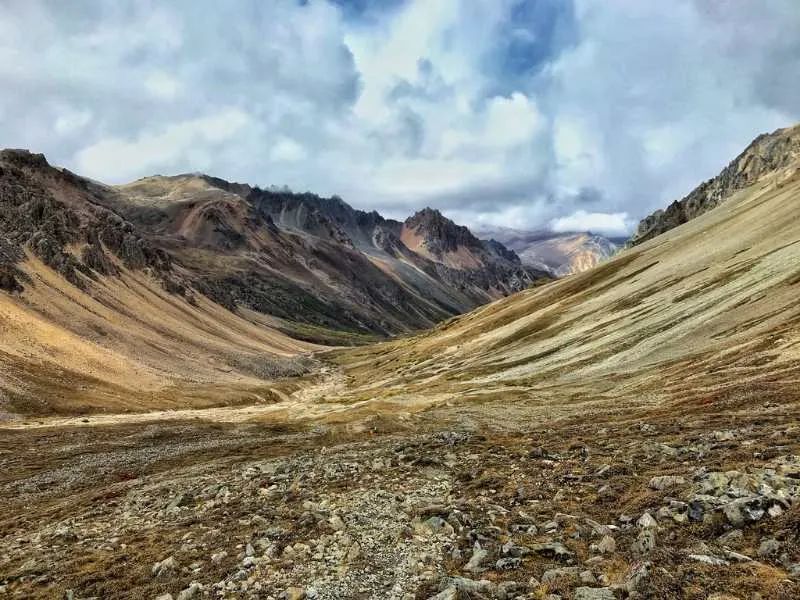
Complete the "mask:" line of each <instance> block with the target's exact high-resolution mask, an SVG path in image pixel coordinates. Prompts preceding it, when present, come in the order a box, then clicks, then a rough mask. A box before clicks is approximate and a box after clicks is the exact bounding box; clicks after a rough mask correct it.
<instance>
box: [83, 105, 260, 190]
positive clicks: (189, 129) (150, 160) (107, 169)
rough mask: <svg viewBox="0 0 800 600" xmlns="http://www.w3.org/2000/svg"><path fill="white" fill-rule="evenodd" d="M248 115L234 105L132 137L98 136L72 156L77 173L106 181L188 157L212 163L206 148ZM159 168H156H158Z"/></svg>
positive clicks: (233, 130)
mask: <svg viewBox="0 0 800 600" xmlns="http://www.w3.org/2000/svg"><path fill="white" fill-rule="evenodd" d="M247 122H248V116H247V115H246V114H245V113H243V112H241V111H239V110H237V109H233V108H231V109H225V110H223V111H222V112H220V113H219V114H214V115H209V116H206V117H201V118H198V119H192V120H189V121H183V122H179V123H175V124H172V125H169V126H168V127H166V128H164V129H163V130H160V131H157V132H145V133H143V134H141V135H139V136H137V137H136V138H135V139H131V140H127V139H122V138H110V139H101V140H99V141H98V142H96V143H94V144H92V145H91V146H89V147H87V148H84V149H83V150H81V151H80V152H78V155H77V157H76V160H77V164H78V167H79V169H80V171H81V173H85V174H87V175H89V176H91V177H96V178H98V179H99V178H105V179H106V180H110V181H125V180H126V179H129V178H132V177H135V176H136V175H137V174H140V173H147V172H150V170H151V169H163V168H165V167H166V168H167V169H168V171H167V173H169V171H170V170H172V169H175V168H180V165H181V163H182V162H183V160H184V158H188V160H190V161H191V162H193V163H194V164H196V165H197V167H198V168H207V167H209V166H212V160H211V157H210V151H211V150H212V149H213V148H214V146H216V145H219V144H221V143H224V142H226V141H228V140H230V139H231V138H233V137H235V136H236V134H237V132H238V131H239V130H240V129H241V128H243V127H244V126H245V125H247ZM159 172H160V171H159Z"/></svg>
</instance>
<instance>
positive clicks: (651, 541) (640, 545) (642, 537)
mask: <svg viewBox="0 0 800 600" xmlns="http://www.w3.org/2000/svg"><path fill="white" fill-rule="evenodd" d="M655 547H656V532H655V531H654V530H653V528H652V527H648V528H647V529H642V530H641V531H640V532H639V535H638V537H637V538H636V541H634V542H633V544H631V552H633V554H634V555H635V556H644V555H646V554H649V553H650V552H652V551H653V549H654V548H655Z"/></svg>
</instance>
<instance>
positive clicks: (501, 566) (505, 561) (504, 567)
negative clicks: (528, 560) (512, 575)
mask: <svg viewBox="0 0 800 600" xmlns="http://www.w3.org/2000/svg"><path fill="white" fill-rule="evenodd" d="M521 564H522V559H520V558H501V559H500V560H498V561H497V563H496V564H495V566H496V567H497V570H498V571H512V570H514V569H519V567H520V565H521Z"/></svg>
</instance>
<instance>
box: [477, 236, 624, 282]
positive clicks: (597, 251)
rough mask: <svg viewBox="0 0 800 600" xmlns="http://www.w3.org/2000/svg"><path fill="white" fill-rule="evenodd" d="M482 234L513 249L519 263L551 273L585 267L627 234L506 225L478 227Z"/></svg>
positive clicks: (613, 248) (560, 274)
mask: <svg viewBox="0 0 800 600" xmlns="http://www.w3.org/2000/svg"><path fill="white" fill-rule="evenodd" d="M478 234H479V235H481V236H482V237H486V238H489V239H493V240H497V241H499V242H501V243H502V244H503V245H505V246H506V247H507V248H509V249H510V250H513V251H514V252H516V254H517V255H518V256H519V258H520V260H521V261H522V264H524V265H528V266H530V267H534V268H537V269H543V270H545V271H547V272H549V273H551V274H552V275H553V277H564V276H567V275H572V274H574V273H580V272H581V271H586V270H587V269H591V268H592V267H595V266H597V265H598V264H599V263H601V262H602V261H604V260H606V259H608V258H610V257H611V256H613V255H614V254H615V253H616V252H617V251H618V250H619V249H620V248H622V247H623V246H624V245H625V243H626V241H627V238H608V237H604V236H601V235H597V234H594V233H592V232H590V231H575V232H553V231H547V230H540V231H525V230H521V229H512V228H510V227H492V228H481V229H479V230H478Z"/></svg>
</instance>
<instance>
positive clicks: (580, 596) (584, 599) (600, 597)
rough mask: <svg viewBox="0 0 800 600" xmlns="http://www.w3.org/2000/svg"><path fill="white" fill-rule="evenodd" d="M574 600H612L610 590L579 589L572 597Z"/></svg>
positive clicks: (612, 593)
mask: <svg viewBox="0 0 800 600" xmlns="http://www.w3.org/2000/svg"><path fill="white" fill-rule="evenodd" d="M572 597H573V598H574V600H614V598H615V596H614V592H613V591H612V590H611V588H591V587H579V588H577V589H576V590H575V594H574V595H573V596H572Z"/></svg>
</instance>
